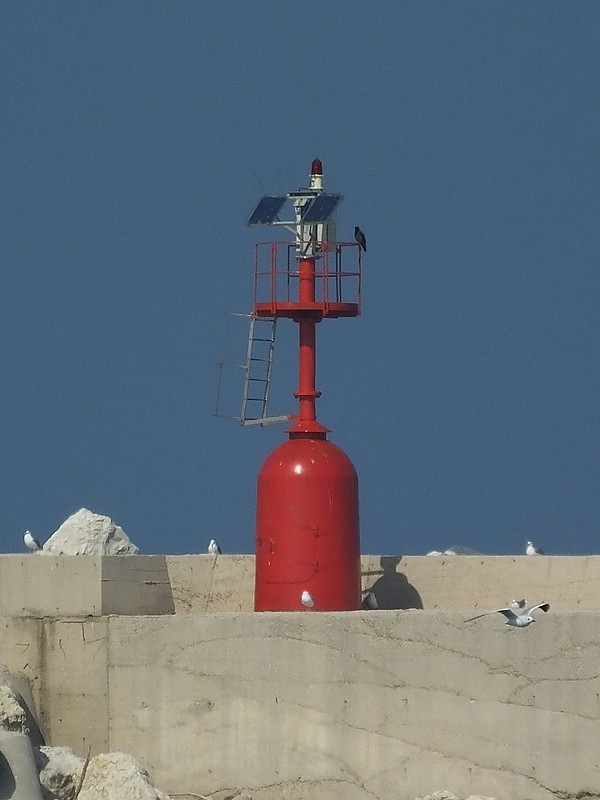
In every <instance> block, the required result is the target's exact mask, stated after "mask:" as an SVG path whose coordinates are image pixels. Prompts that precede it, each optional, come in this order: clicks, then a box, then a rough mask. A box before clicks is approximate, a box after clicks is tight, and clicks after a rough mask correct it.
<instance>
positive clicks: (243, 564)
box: [166, 555, 254, 614]
mask: <svg viewBox="0 0 600 800" xmlns="http://www.w3.org/2000/svg"><path fill="white" fill-rule="evenodd" d="M166 559H167V571H168V575H169V580H170V582H171V591H172V594H173V603H174V605H175V611H176V613H179V612H184V613H188V612H192V613H195V614H212V613H214V612H219V611H253V610H254V556H244V555H238V556H218V557H216V558H215V556H210V555H198V556H167V557H166Z"/></svg>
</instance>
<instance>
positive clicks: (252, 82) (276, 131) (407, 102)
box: [0, 0, 600, 554]
mask: <svg viewBox="0 0 600 800" xmlns="http://www.w3.org/2000/svg"><path fill="white" fill-rule="evenodd" d="M0 25H1V29H2V31H3V36H2V39H3V41H2V45H1V47H0V65H1V69H2V88H1V89H0V91H1V93H2V110H3V115H2V116H3V125H2V147H1V148H0V160H1V174H2V207H1V214H0V225H1V228H2V237H1V241H2V255H3V258H2V262H3V270H2V274H3V286H2V292H1V293H0V308H1V313H0V359H1V360H0V363H1V364H2V371H3V378H4V379H3V390H2V392H0V426H1V428H0V429H1V432H2V455H3V464H4V469H3V480H2V488H1V490H0V492H1V494H0V498H1V507H2V514H1V517H0V520H1V523H0V525H1V527H0V551H3V552H20V551H22V550H23V545H22V533H23V530H24V529H25V528H30V529H31V530H32V531H33V532H34V533H35V534H36V535H37V536H38V537H39V538H41V539H44V538H46V537H47V536H48V535H50V534H51V533H52V532H53V531H54V530H55V529H56V528H57V527H58V525H59V524H60V523H61V522H62V521H63V520H64V519H65V518H66V517H67V516H68V515H69V514H70V513H72V512H73V511H74V510H76V509H77V508H79V507H81V506H86V507H88V508H91V509H92V510H94V511H97V512H99V513H103V514H107V515H109V516H111V517H112V518H113V519H114V520H115V521H116V522H117V523H118V524H120V525H121V526H122V527H123V528H124V529H125V531H126V532H127V533H128V534H129V536H130V537H131V538H132V539H133V541H135V542H136V544H138V546H139V547H140V548H141V549H142V551H144V552H147V553H151V552H157V553H161V552H167V553H194V552H204V551H205V548H206V544H207V542H208V540H209V539H210V538H211V537H213V536H214V537H215V538H217V539H218V540H219V541H220V543H221V545H222V547H223V549H224V551H226V552H253V550H254V510H255V509H254V504H255V491H256V489H255V487H256V476H257V473H258V470H259V468H260V465H261V463H262V461H263V460H264V458H265V457H266V456H267V455H268V453H269V452H270V451H271V450H272V449H273V447H275V446H276V445H277V444H278V443H280V442H281V441H283V440H284V439H285V432H284V429H283V428H281V427H280V428H271V429H266V430H258V429H243V428H241V427H240V426H238V425H236V424H235V423H233V422H227V421H225V420H222V419H218V418H215V417H214V416H213V410H214V398H215V387H216V380H217V368H216V363H217V361H218V360H219V358H220V348H221V339H222V333H223V320H224V314H223V312H227V311H240V312H247V311H249V310H250V306H251V299H252V294H251V292H252V268H253V248H254V243H255V242H256V241H258V239H259V238H263V237H264V231H263V232H260V234H258V233H257V232H255V231H253V230H250V229H248V228H247V227H246V225H245V220H246V218H247V216H248V214H249V213H250V211H251V210H252V208H253V206H254V204H255V202H256V201H257V200H258V198H259V197H260V196H261V195H262V194H263V193H281V192H286V191H289V190H292V189H296V188H298V187H299V186H301V185H304V184H305V183H306V178H307V173H308V169H309V166H310V162H311V161H312V159H313V158H314V157H315V156H319V157H320V158H321V160H322V162H323V165H324V168H325V179H326V188H327V189H328V190H330V191H338V192H341V193H342V194H343V195H344V198H345V199H344V202H343V203H342V205H341V207H340V210H339V213H338V235H339V237H340V238H343V239H351V238H352V231H353V228H354V225H355V224H359V225H360V226H361V227H362V229H363V230H364V231H365V232H366V235H367V239H368V248H369V249H368V253H367V256H366V257H365V259H364V264H363V268H364V282H363V314H362V316H361V317H359V318H358V319H351V320H337V321H329V322H324V323H323V324H322V325H320V326H319V328H318V343H319V353H318V357H319V361H318V381H317V384H318V388H319V389H321V391H322V392H323V397H322V398H321V400H320V401H319V404H318V413H319V418H320V420H321V421H322V422H323V423H324V424H326V425H327V426H328V427H329V428H330V429H331V434H330V438H331V440H332V441H334V442H335V443H336V444H338V445H340V446H341V447H343V449H344V450H345V451H346V452H347V453H348V455H349V456H350V457H351V458H352V460H353V461H354V463H355V466H356V468H357V470H358V474H359V479H360V487H361V489H360V491H361V531H362V549H363V552H368V553H393V554H402V553H405V554H409V553H423V552H426V551H427V550H430V549H443V548H445V547H448V546H450V545H452V544H462V545H465V546H469V547H472V548H475V549H477V550H480V551H483V552H487V553H492V554H495V553H499V554H500V553H520V552H522V551H523V547H524V542H525V540H526V539H527V538H533V539H534V540H536V541H537V542H539V543H540V544H541V545H542V546H543V547H544V549H545V550H546V551H547V552H551V553H574V554H579V553H587V552H597V551H598V549H599V548H598V544H597V540H598V534H597V531H598V526H599V521H600V492H599V491H598V462H599V459H598V431H599V410H598V396H599V394H600V391H599V390H600V379H599V366H600V365H599V360H600V359H599V356H600V345H599V341H600V337H599V334H600V330H599V328H600V325H599V315H598V295H599V289H600V277H599V268H598V242H599V239H598V229H599V219H598V188H599V172H600V168H599V159H598V153H599V152H600V106H599V104H598V96H599V95H600V71H599V68H598V52H600V42H599V39H600V4H598V3H597V2H595V1H594V2H575V3H562V2H553V0H545V2H536V1H535V0H534V1H532V2H528V3H520V2H503V3H492V2H489V3H482V2H480V0H473V2H470V1H469V2H465V1H464V0H457V1H456V2H447V3H446V2H427V0H425V1H423V0H419V1H418V2H416V1H415V2H403V3H398V2H392V1H390V2H387V1H385V2H375V3H373V4H365V3H363V2H345V3H341V2H329V1H328V0H324V1H323V0H322V1H321V2H313V0H308V2H304V3H303V4H302V5H301V6H299V5H297V4H296V5H294V4H290V3H275V2H256V3H242V2H145V1H144V2H132V1H128V0H119V2H113V0H103V2H101V3H96V2H85V0H74V1H73V2H60V1H58V2H53V3H45V2H28V0H18V2H17V1H16V0H14V1H12V2H11V1H10V0H7V1H6V2H4V3H2V4H0ZM279 330H280V340H279V342H278V350H277V355H276V363H275V374H274V381H275V389H274V405H273V406H272V410H273V412H280V411H283V412H287V411H293V410H294V408H295V401H294V400H293V398H292V397H291V394H292V392H293V391H294V390H295V388H296V358H297V353H296V338H295V337H296V329H295V326H294V325H293V324H292V323H291V322H283V323H281V325H280V329H279ZM242 346H243V345H242ZM236 391H237V390H236ZM236 399H237V398H236ZM275 406H278V407H275Z"/></svg>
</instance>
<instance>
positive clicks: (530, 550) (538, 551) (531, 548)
mask: <svg viewBox="0 0 600 800" xmlns="http://www.w3.org/2000/svg"><path fill="white" fill-rule="evenodd" d="M525 553H526V555H528V556H545V555H546V554H545V553H544V551H543V550H542V548H541V547H536V546H535V545H534V543H533V542H532V541H528V542H527V547H526V548H525Z"/></svg>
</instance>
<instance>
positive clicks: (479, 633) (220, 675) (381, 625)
mask: <svg viewBox="0 0 600 800" xmlns="http://www.w3.org/2000/svg"><path fill="white" fill-rule="evenodd" d="M143 558H144V557H141V556H140V557H137V556H136V557H132V558H127V559H120V561H121V562H124V563H125V564H129V563H131V568H130V569H131V573H130V577H131V584H132V585H129V586H127V587H126V589H125V588H123V597H122V598H121V599H119V597H118V588H119V585H120V583H121V579H122V574H121V573H119V575H120V576H121V577H119V578H118V580H117V579H115V575H116V573H115V572H113V573H112V577H111V572H110V571H111V570H115V569H117V567H116V566H111V565H110V563H109V562H108V561H107V560H106V559H99V560H98V563H97V564H96V567H95V569H96V573H99V574H96V579H97V580H91V579H90V575H89V574H86V576H85V578H86V580H87V583H88V587H89V592H90V595H93V597H94V598H95V600H94V602H95V603H96V608H95V610H92V611H87V612H86V611H84V610H81V609H83V607H84V606H85V602H84V603H83V605H82V606H81V608H80V610H79V611H77V612H76V613H66V614H64V615H63V616H61V615H60V614H59V613H57V609H56V608H55V606H56V605H57V603H56V602H54V605H53V607H52V610H51V611H49V612H48V613H47V614H41V613H39V611H36V613H31V608H29V611H28V612H27V614H24V612H23V608H24V604H22V606H21V609H22V610H21V613H20V614H18V613H11V614H10V615H7V614H6V607H7V605H6V604H7V603H9V602H10V603H13V604H15V605H16V600H15V597H14V596H13V597H12V598H8V597H7V596H6V594H5V593H4V587H3V588H2V589H0V600H1V602H2V603H3V604H4V605H3V606H2V607H0V610H2V613H3V616H2V618H1V619H0V662H1V663H4V664H6V665H7V666H8V667H9V668H10V669H11V670H13V671H16V672H21V673H24V674H25V675H27V677H28V678H29V680H30V682H31V685H32V689H33V696H34V701H35V705H36V709H37V713H38V717H39V721H40V726H41V728H42V732H43V734H44V735H45V737H46V740H47V741H48V742H49V743H51V744H53V745H68V746H71V747H73V748H74V749H75V751H76V752H78V753H79V754H82V755H85V754H86V753H87V750H88V747H91V748H92V754H93V753H96V752H107V751H109V750H124V751H126V752H128V753H130V754H131V755H133V756H134V757H135V758H137V759H138V760H139V761H140V762H141V763H142V764H143V765H144V766H145V767H146V768H147V769H148V770H149V771H150V772H151V774H152V775H153V776H154V778H155V780H156V782H157V784H159V785H161V786H162V787H163V788H164V789H165V790H166V791H167V792H170V793H172V794H178V793H179V794H184V793H190V794H193V793H195V794H213V793H215V792H219V791H224V790H228V791H229V790H231V791H233V790H235V789H238V790H240V789H242V790H243V789H245V790H246V791H248V793H249V794H250V795H251V796H252V797H253V798H255V800H271V798H273V800H274V798H288V800H300V798H306V797H309V796H317V797H319V798H344V799H347V800H367V798H368V799H369V800H372V798H380V799H381V800H384V798H385V799H386V800H387V798H391V797H393V798H399V799H402V798H407V799H408V798H414V797H415V796H417V795H419V794H427V793H430V792H432V791H434V790H436V789H442V788H444V789H449V790H451V791H454V792H455V793H456V794H457V795H459V796H462V797H465V796H467V795H469V794H481V795H488V796H493V797H495V798H498V800H509V799H510V800H513V799H514V798H531V799H532V800H537V799H538V798H540V800H541V798H550V797H562V798H567V797H575V796H576V795H579V796H582V795H585V794H588V795H600V766H599V762H600V759H599V757H598V747H597V742H598V739H597V732H598V729H599V728H598V725H599V719H598V717H599V716H600V669H599V667H598V665H599V664H600V652H599V650H600V638H599V637H598V635H597V631H598V626H599V623H600V615H599V614H598V608H599V606H600V602H599V599H600V581H598V567H599V564H600V559H598V558H596V557H591V558H588V559H583V558H577V559H562V558H557V557H554V558H539V559H538V558H531V559H527V558H525V557H519V558H516V559H508V558H495V559H479V558H475V557H468V558H467V557H454V558H453V559H446V560H445V561H446V563H442V560H441V559H438V558H434V557H431V558H421V559H419V560H418V561H416V560H414V562H413V563H411V561H412V559H411V560H408V559H403V560H401V561H399V562H396V565H395V571H394V572H392V569H391V566H390V565H391V563H392V562H384V564H385V569H383V568H382V565H381V559H380V558H379V557H378V558H372V559H371V558H366V559H365V560H364V562H363V572H364V573H365V581H366V585H368V586H373V585H375V591H379V596H380V597H381V598H383V599H384V604H385V600H386V599H387V601H389V604H390V605H393V604H394V603H396V605H398V604H399V603H401V598H402V596H403V594H402V593H403V592H404V593H405V594H404V596H405V597H408V596H409V595H410V597H411V598H412V600H413V602H414V601H415V597H416V595H418V598H419V599H420V602H421V604H422V605H423V606H424V609H423V610H412V611H403V610H398V609H391V610H378V611H361V612H348V613H331V614H330V613H326V614H316V613H312V612H307V613H298V614H254V613H248V612H247V610H246V608H247V606H246V603H247V600H244V597H246V592H247V591H248V582H247V581H245V580H244V579H240V577H239V575H240V569H241V570H242V574H245V573H246V570H247V568H248V561H249V557H230V559H227V558H223V559H218V562H217V563H216V564H214V563H211V561H212V560H211V559H209V558H208V557H205V556H198V557H175V560H172V559H171V558H170V557H167V558H166V559H165V558H164V557H148V558H155V559H159V560H158V561H155V562H152V560H150V561H148V563H147V564H146V565H145V566H144V565H143V563H142V559H143ZM6 559H8V560H9V562H10V560H12V559H17V561H13V563H12V564H11V563H9V564H8V566H7V562H6ZM19 559H20V557H18V556H7V557H2V558H0V585H2V584H3V583H4V581H3V577H4V578H7V576H8V573H9V572H10V570H13V569H17V572H19V571H20V575H21V577H22V578H23V580H24V583H21V584H20V586H21V590H20V591H22V593H23V598H24V597H25V596H26V595H27V591H26V589H27V582H28V578H27V570H38V569H40V567H39V566H38V565H37V564H36V565H35V566H34V565H33V562H34V561H40V562H47V566H46V567H45V568H46V569H47V570H50V568H51V567H52V565H53V561H54V559H52V558H49V557H48V558H46V557H43V558H39V559H38V558H36V557H35V556H32V557H26V559H27V561H25V562H24V563H23V560H22V559H21V561H19ZM29 559H31V561H30V562H29V563H27V562H28V561H29ZM160 559H162V566H160V564H161V561H160ZM87 560H88V559H87V558H85V559H84V558H77V557H72V558H71V559H68V561H69V562H70V564H66V565H65V564H64V563H63V564H62V565H61V566H55V570H63V573H62V574H61V584H62V583H63V582H64V580H65V578H66V573H65V572H64V571H65V570H67V571H68V570H69V569H71V570H73V571H77V570H79V571H81V570H82V569H84V568H85V569H88V568H90V564H89V563H87V564H84V565H82V564H81V562H82V561H86V562H87ZM236 560H237V564H238V566H237V567H236ZM250 561H251V560H250ZM78 562H79V563H78ZM228 562H229V563H228ZM545 562H546V563H545ZM560 562H563V565H562V566H563V568H562V569H559V567H560V566H561V565H560ZM15 565H16V567H15ZM165 566H166V575H167V579H165V580H164V581H163V580H162V579H159V577H160V573H161V570H162V571H163V574H164V568H165ZM403 568H404V569H403ZM118 569H125V566H119V567H118ZM136 571H137V575H138V578H139V575H143V576H144V577H142V578H141V580H142V583H144V581H146V583H145V584H144V586H145V588H141V589H140V588H139V587H138V589H139V591H138V590H136V589H135V587H134V586H133V584H135V583H136V580H138V578H136V577H135V573H136ZM236 571H237V573H238V579H237V584H236V583H235V581H234V580H233V579H232V576H233V574H234V573H236ZM428 571H429V574H428ZM494 571H495V572H494ZM211 573H212V574H211ZM371 573H373V574H371ZM194 574H195V575H196V578H197V579H194V577H193V576H194ZM103 575H104V577H103ZM226 575H227V576H228V577H227V578H225V576H226ZM395 575H399V576H400V577H398V578H396V577H394V576H395ZM185 576H187V578H185ZM402 576H403V577H402ZM117 577H118V576H117ZM184 578H185V579H184ZM36 579H37V580H42V579H43V576H42V577H41V578H40V575H37V573H36ZM10 580H12V579H10V578H9V579H8V583H10ZM52 580H53V578H51V577H49V573H48V576H47V578H46V582H48V581H50V582H51V581H52ZM71 580H72V581H74V582H75V584H76V583H77V578H76V575H75V572H74V573H73V574H72V575H71ZM378 581H379V582H380V583H379V588H377V582H378ZM111 582H113V583H114V584H115V585H114V586H113V587H112V592H109V588H108V587H109V585H110V584H111ZM125 583H127V581H125ZM98 584H99V585H100V594H98ZM435 584H437V590H436V589H435ZM12 585H13V586H15V584H14V581H13V584H12ZM103 585H104V589H105V592H106V595H107V596H106V601H107V602H108V594H111V599H110V602H111V604H112V607H113V608H118V607H119V604H121V606H122V608H121V611H119V612H118V613H114V614H113V615H108V614H106V613H104V614H103V613H102V611H103V609H102V587H103ZM249 585H250V586H251V582H250V584H249ZM407 585H408V587H409V588H407ZM152 587H154V589H155V590H156V596H155V597H154V598H153V599H152V598H151V597H149V595H148V594H147V593H148V592H150V594H152V591H153V588H152ZM156 587H158V589H156ZM444 587H445V588H444ZM461 587H462V588H461ZM167 588H169V591H167ZM15 590H16V589H15ZM31 591H32V588H31V586H30V592H29V597H30V598H31ZM78 591H79V589H78V587H77V586H74V588H73V596H75V595H77V592H78ZM436 591H437V600H438V601H440V599H441V600H443V599H444V598H446V600H445V602H446V604H447V605H448V606H449V610H443V611H442V610H438V609H436V608H432V604H433V602H434V598H435V597H436ZM145 592H146V594H144V593H145ZM210 592H213V593H214V596H215V597H216V596H218V597H219V598H220V600H219V601H218V602H219V603H220V604H221V605H228V604H232V603H234V602H237V603H238V606H242V610H241V611H240V610H239V608H238V609H236V610H229V611H226V612H218V613H207V610H209V609H210V607H211V603H216V602H217V601H216V600H214V599H211V596H210ZM236 592H237V597H236ZM413 592H415V593H416V595H415V594H413ZM386 593H387V594H386ZM461 593H462V594H461ZM500 593H501V594H500ZM67 594H68V592H67ZM159 594H160V596H161V597H162V598H163V599H162V600H161V601H160V602H159V600H158V599H157V597H158V595H159ZM513 596H518V597H522V596H525V597H527V599H528V600H532V601H536V600H541V599H547V600H549V601H550V602H551V604H552V609H551V611H550V612H549V613H548V614H546V615H544V614H540V620H539V622H537V623H536V624H534V625H531V626H530V627H529V628H527V629H525V630H515V629H510V628H508V627H507V626H505V625H504V624H503V618H502V617H501V616H500V615H493V616H489V617H485V618H483V619H481V620H477V621H476V622H473V623H469V624H465V623H464V621H463V620H464V617H465V616H468V615H469V613H473V612H474V609H475V608H476V606H477V607H479V608H480V610H484V609H483V608H482V606H487V607H490V608H493V607H495V606H497V605H499V604H502V603H503V602H505V601H506V600H507V599H510V598H511V597H513ZM135 597H137V598H138V600H137V601H134V600H132V598H135ZM98 598H100V599H98ZM53 600H54V601H56V596H54V597H53ZM488 601H489V602H488ZM36 602H38V601H37V600H36ZM135 602H138V603H141V604H142V606H143V604H144V603H153V604H154V605H155V608H154V610H153V611H152V612H151V615H150V614H148V612H145V611H144V610H143V608H141V609H140V608H139V607H138V610H137V613H136V611H135V608H134V606H135ZM161 603H163V604H164V610H163V611H162V612H161V610H160V605H161ZM98 604H99V605H98ZM29 605H30V606H31V603H29ZM186 607H187V612H184V611H183V610H182V609H183V608H186ZM577 608H584V609H585V610H576V609H577ZM17 610H18V609H16V608H13V612H14V611H17ZM174 612H175V613H174Z"/></svg>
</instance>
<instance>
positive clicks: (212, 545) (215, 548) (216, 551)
mask: <svg viewBox="0 0 600 800" xmlns="http://www.w3.org/2000/svg"><path fill="white" fill-rule="evenodd" d="M208 552H209V553H210V554H211V556H220V555H221V552H222V551H221V548H220V547H219V545H218V544H217V543H216V542H215V540H214V539H211V540H210V542H209V543H208Z"/></svg>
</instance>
